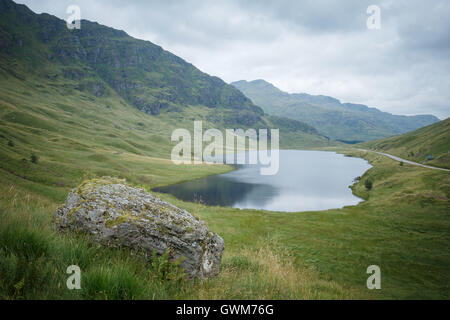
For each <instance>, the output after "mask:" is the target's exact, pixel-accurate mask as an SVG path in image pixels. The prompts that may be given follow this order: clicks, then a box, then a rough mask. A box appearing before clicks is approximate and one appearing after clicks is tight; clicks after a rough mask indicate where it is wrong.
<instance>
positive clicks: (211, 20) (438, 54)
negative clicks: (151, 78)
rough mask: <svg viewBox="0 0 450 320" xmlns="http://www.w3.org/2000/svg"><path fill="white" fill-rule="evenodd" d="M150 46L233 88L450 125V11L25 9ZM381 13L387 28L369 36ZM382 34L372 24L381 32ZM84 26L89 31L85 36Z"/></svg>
mask: <svg viewBox="0 0 450 320" xmlns="http://www.w3.org/2000/svg"><path fill="white" fill-rule="evenodd" d="M16 2H17V3H23V4H26V5H27V6H28V7H29V8H30V9H32V10H33V11H35V12H37V13H42V12H47V13H50V14H53V15H55V16H57V17H59V18H61V19H65V20H66V19H67V18H68V17H69V16H70V14H68V13H67V8H68V7H69V5H78V6H79V8H80V10H81V18H82V19H87V20H91V21H97V22H99V23H101V24H104V25H107V26H110V27H113V28H116V29H121V30H124V31H126V32H127V33H128V34H129V35H131V36H133V37H135V38H139V39H144V40H149V41H151V42H153V43H155V44H158V45H160V46H162V47H163V48H164V49H166V50H168V51H170V52H172V53H174V54H176V55H178V56H180V57H181V58H183V59H184V60H186V61H188V62H190V63H192V64H193V65H195V66H196V67H197V68H199V69H200V70H202V71H204V72H206V73H208V74H210V75H214V76H218V77H220V78H222V79H223V80H224V81H226V82H228V83H229V82H232V81H237V80H248V81H250V80H255V79H264V80H266V81H268V82H270V83H272V84H274V85H275V86H277V87H278V88H280V89H281V90H283V91H287V92H290V93H301V92H304V93H309V94H322V95H328V96H332V97H335V98H338V99H339V100H341V101H342V102H352V103H362V104H366V105H369V106H371V107H377V108H378V109H380V110H382V111H387V112H391V113H394V114H407V115H413V114H433V115H435V116H437V117H439V118H441V119H445V118H447V117H449V116H450V18H449V17H450V1H447V0H442V1H437V0H436V1H434V0H430V1H424V0H382V1H380V0H378V1H377V0H346V1H328V0H304V1H302V0H272V1H268V0H215V1H211V0H128V1H119V0H78V1H77V0H69V1H66V0H16ZM370 5H375V6H377V7H378V8H379V13H380V15H379V17H380V19H379V20H378V21H379V28H378V29H374V28H368V26H367V20H368V19H370V21H371V22H373V21H374V20H373V18H374V17H375V16H374V15H373V14H374V12H373V11H370V10H369V13H368V7H369V6H370ZM372 26H373V24H372ZM82 27H83V26H82V25H81V28H82Z"/></svg>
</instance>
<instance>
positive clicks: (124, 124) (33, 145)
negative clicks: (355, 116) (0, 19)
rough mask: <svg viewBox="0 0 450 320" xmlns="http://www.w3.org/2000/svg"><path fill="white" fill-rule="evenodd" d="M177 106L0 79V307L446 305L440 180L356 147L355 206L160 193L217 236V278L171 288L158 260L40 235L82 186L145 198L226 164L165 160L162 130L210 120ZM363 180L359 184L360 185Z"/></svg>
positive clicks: (443, 185) (199, 110) (172, 277)
mask: <svg viewBox="0 0 450 320" xmlns="http://www.w3.org/2000/svg"><path fill="white" fill-rule="evenodd" d="M0 73H1V76H4V74H3V71H1V70H0ZM5 79H6V80H5ZM186 110H187V112H180V113H176V114H169V113H162V114H161V115H159V116H147V115H145V114H143V113H141V112H139V111H137V110H136V109H135V108H133V107H132V106H130V105H128V104H127V103H126V102H125V101H124V100H123V99H121V98H120V97H118V96H117V95H114V93H113V92H112V93H111V94H110V95H109V96H106V97H103V98H95V97H93V96H91V95H89V94H88V93H85V92H82V91H77V90H72V89H70V87H68V86H67V85H66V84H63V83H58V82H56V83H53V85H50V84H49V83H47V82H45V81H42V79H40V80H39V79H34V78H33V77H32V76H31V75H29V76H28V77H27V80H26V81H23V80H20V79H16V78H14V77H7V78H2V80H1V86H0V179H1V183H0V212H1V216H0V275H1V276H0V297H1V298H2V299H182V298H187V299H198V298H202V299H219V298H223V299H238V298H242V299H257V298H261V299H358V298H362V299H400V298H414V299H419V298H426V299H448V298H449V292H450V290H449V286H450V267H449V266H450V257H449V254H448V246H449V243H450V232H449V231H450V222H449V221H450V220H449V214H450V210H449V209H450V206H449V200H448V199H449V197H450V194H449V192H450V191H449V190H450V176H449V174H448V173H447V172H438V171H433V170H429V169H425V168H418V167H413V166H409V165H408V164H404V165H403V166H400V165H399V164H398V163H397V162H396V161H393V160H390V159H388V158H385V157H383V156H381V155H377V154H373V153H364V152H360V151H357V150H355V149H348V150H344V149H342V150H341V152H345V153H347V154H349V155H352V156H358V157H364V158H366V159H368V160H369V161H370V162H371V163H372V164H373V166H374V167H373V168H371V169H370V170H368V171H367V172H366V173H365V174H364V175H363V177H361V180H360V181H359V182H358V183H357V184H356V185H355V186H354V187H353V190H354V193H355V194H357V195H359V196H360V197H362V198H365V199H367V201H365V202H363V203H361V204H359V205H357V206H352V207H345V208H342V209H335V210H326V211H320V212H300V213H282V212H266V211H261V210H239V209H233V208H222V207H209V206H204V205H202V204H200V203H189V202H182V201H180V200H178V199H175V198H174V197H173V196H170V195H167V194H160V195H159V196H160V197H161V198H163V199H165V200H167V201H170V202H171V203H173V204H175V205H177V206H179V207H181V208H184V209H186V210H188V211H189V212H191V213H193V214H194V215H196V216H198V217H200V218H201V219H203V220H205V221H206V222H207V223H208V225H209V228H210V229H211V230H212V231H214V232H216V233H218V234H219V235H220V236H222V237H223V238H224V240H225V244H226V248H225V252H224V256H223V260H222V269H221V273H220V275H219V276H218V277H217V278H216V279H211V280H209V281H205V282H194V283H193V282H191V281H188V280H180V279H179V275H178V274H177V272H176V271H175V270H171V269H170V270H168V271H167V270H166V271H161V270H163V269H164V268H166V267H167V264H166V262H165V261H164V259H162V260H161V261H160V262H155V263H156V265H155V266H154V267H152V266H151V265H149V264H148V263H147V260H146V258H145V257H143V256H142V255H141V254H138V253H135V252H131V251H129V250H127V249H125V248H123V249H105V248H102V247H98V246H97V245H95V244H94V243H91V242H90V241H89V239H87V238H85V237H84V236H83V235H75V234H64V235H63V234H59V233H57V232H55V231H54V230H53V229H52V223H51V221H52V216H53V214H54V212H55V211H56V209H57V208H58V206H59V205H61V203H62V202H63V201H64V200H65V198H66V197H67V194H68V192H69V191H70V190H71V188H73V187H75V186H77V185H79V184H80V183H81V182H82V181H83V180H85V179H88V178H94V177H101V176H105V175H108V176H116V177H120V178H126V179H127V181H128V182H129V183H130V184H132V185H137V186H141V187H144V188H146V189H147V190H151V189H152V188H155V187H157V186H163V185H168V184H173V183H177V182H181V181H185V180H190V179H195V178H199V177H203V176H206V175H210V174H217V173H222V172H225V171H228V170H230V168H229V167H227V166H219V165H198V166H188V165H182V166H176V165H174V164H173V163H172V162H171V161H170V160H169V159H168V155H169V154H170V150H171V149H172V145H173V144H172V143H171V142H170V140H169V138H170V133H171V132H172V130H173V129H174V128H175V127H184V128H191V127H192V125H193V120H195V119H204V118H205V115H206V114H207V113H208V112H210V110H209V109H207V108H204V107H187V109H186ZM211 125H212V124H211V123H207V122H205V125H204V128H207V127H208V126H211ZM282 135H283V133H282ZM302 139H303V140H302ZM9 141H11V142H12V144H11V143H9ZM313 145H314V140H313V137H307V136H301V137H298V136H297V137H295V136H288V139H287V141H285V142H284V143H283V144H282V146H284V147H295V148H302V147H303V148H305V147H311V146H313ZM333 150H335V149H333ZM33 154H34V155H36V156H37V157H38V159H39V160H38V161H37V163H33V162H31V155H33ZM368 179H370V181H372V183H373V185H372V189H371V190H367V189H366V188H365V186H364V181H366V180H368ZM323 183H326V181H324V182H323ZM72 264H77V265H79V266H80V268H81V270H82V290H80V291H71V290H68V289H67V288H66V286H65V281H66V279H67V277H68V275H67V274H66V268H67V267H68V266H69V265H72ZM373 264H376V265H379V266H380V268H381V273H382V289H381V290H374V291H372V290H368V289H367V288H366V279H367V277H368V275H367V274H366V269H367V267H368V266H369V265H373ZM159 266H161V267H159ZM163 266H165V267H163ZM161 268H163V269H161ZM155 270H156V271H155ZM158 270H159V271H158Z"/></svg>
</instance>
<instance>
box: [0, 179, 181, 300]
mask: <svg viewBox="0 0 450 320" xmlns="http://www.w3.org/2000/svg"><path fill="white" fill-rule="evenodd" d="M0 190H1V191H0V193H1V200H0V203H1V205H2V207H1V220H2V221H1V222H2V223H1V224H0V275H1V277H0V298H2V299H80V298H84V299H149V298H150V299H166V298H175V297H176V296H177V295H178V294H181V293H182V292H183V291H184V290H185V289H184V287H183V286H184V285H185V284H187V285H189V282H187V281H185V280H184V275H183V273H182V271H181V270H180V269H178V268H177V267H176V266H175V265H173V264H171V263H168V261H167V260H168V256H167V255H165V256H162V257H159V258H158V257H153V259H152V262H151V264H150V263H148V261H147V258H146V257H145V256H144V255H143V254H140V253H137V252H131V251H130V250H128V249H126V248H122V249H109V248H103V247H100V246H99V245H96V244H94V243H93V242H91V241H90V240H89V239H88V238H87V237H85V236H83V235H70V234H67V235H62V234H59V233H57V232H56V231H54V230H53V229H52V227H51V225H52V223H51V213H52V212H54V211H55V209H56V206H55V205H54V204H53V203H51V202H49V201H47V200H46V199H44V198H41V197H37V196H33V195H30V194H28V193H23V192H20V191H19V190H17V189H16V188H15V187H12V186H11V187H4V186H2V187H0ZM8 200H9V201H8ZM73 264H75V265H78V266H79V267H80V269H81V286H82V289H81V290H69V289H68V288H67V286H66V280H67V277H68V276H69V275H68V274H66V269H67V267H68V266H70V265H73Z"/></svg>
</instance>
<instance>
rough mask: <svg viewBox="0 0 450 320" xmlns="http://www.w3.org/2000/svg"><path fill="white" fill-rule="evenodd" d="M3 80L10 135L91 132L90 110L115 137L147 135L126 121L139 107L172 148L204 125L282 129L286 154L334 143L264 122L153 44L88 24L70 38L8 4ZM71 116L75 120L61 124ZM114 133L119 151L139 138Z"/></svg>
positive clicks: (1, 46) (216, 82)
mask: <svg viewBox="0 0 450 320" xmlns="http://www.w3.org/2000/svg"><path fill="white" fill-rule="evenodd" d="M0 82H1V84H2V87H1V88H2V94H1V96H0V98H1V102H2V109H1V111H0V112H1V114H0V117H1V119H2V122H1V124H2V125H3V127H8V126H9V127H14V125H16V124H18V123H20V124H21V125H24V126H28V127H29V128H33V127H35V126H36V125H37V123H40V124H41V125H42V127H61V129H63V128H62V127H64V130H66V132H68V133H69V134H70V132H71V131H74V130H77V126H76V125H78V126H80V127H83V126H86V127H88V126H89V124H87V123H85V122H86V113H87V112H88V113H93V114H92V115H91V116H90V117H91V118H95V121H97V122H99V123H109V126H110V127H111V126H112V128H109V129H108V130H110V129H111V130H113V131H114V130H117V128H116V127H120V128H138V129H143V126H139V125H136V123H134V124H130V123H125V122H127V120H128V119H129V118H130V117H131V118H133V119H134V115H135V113H133V112H131V108H134V109H135V110H139V111H140V112H142V114H141V115H140V116H139V118H140V120H139V121H137V122H139V123H143V124H145V123H147V122H148V126H149V127H147V130H148V132H152V133H153V134H156V135H161V134H163V135H164V137H163V139H164V141H165V140H167V139H170V131H171V130H173V129H174V128H177V127H179V126H180V125H182V124H183V125H185V126H188V127H187V128H190V127H192V124H193V120H204V121H205V125H204V126H205V127H218V128H249V127H252V128H256V129H258V128H280V136H281V138H280V139H281V142H280V143H281V145H283V146H294V145H297V146H311V145H327V144H328V143H329V142H328V139H326V138H325V137H323V136H320V135H318V133H317V130H316V129H315V128H313V127H312V126H310V125H307V124H305V123H302V122H299V121H294V120H289V119H282V118H280V117H276V116H269V115H265V114H264V111H263V110H262V109H261V108H260V107H258V106H256V105H255V104H253V103H252V101H251V100H250V99H248V98H247V97H245V96H244V95H243V94H242V93H241V92H240V91H239V90H237V89H236V88H235V87H233V86H231V85H228V84H226V83H225V82H224V81H222V80H221V79H219V78H217V77H214V76H210V75H208V74H206V73H203V72H201V71H200V70H198V69H197V68H196V67H194V66H193V65H192V64H190V63H187V62H186V61H184V60H183V59H181V58H180V57H177V56H176V55H174V54H172V53H170V52H168V51H165V50H163V49H162V48H161V47H160V46H157V45H155V44H153V43H151V42H149V41H143V40H138V39H135V38H132V37H130V36H129V35H128V34H127V33H125V32H124V31H120V30H115V29H112V28H109V27H106V26H102V25H99V24H98V23H95V22H90V21H87V20H82V21H81V29H79V30H77V29H74V30H69V29H68V28H67V26H66V22H65V21H64V20H61V19H58V18H56V17H54V16H51V15H48V14H45V13H43V14H35V13H34V12H32V11H31V10H29V9H28V8H27V7H26V6H24V5H19V4H16V3H14V2H13V1H10V0H0ZM67 100H70V102H69V103H67V102H66V101H67ZM87 102H90V103H92V104H93V105H95V106H97V110H96V109H93V110H90V109H89V108H90V107H89V106H88V103H87ZM114 112H116V113H115V114H114ZM118 113H120V114H121V115H120V117H119V116H118ZM68 114H71V115H72V116H73V117H74V118H73V120H67V121H66V122H64V121H63V122H61V121H60V119H62V118H66V117H67V116H68ZM132 114H133V115H132ZM75 116H79V117H80V119H77V120H75ZM150 118H152V119H150ZM187 120H189V121H187ZM92 121H94V120H92ZM133 121H134V120H133ZM55 122H57V123H56V124H55ZM150 123H152V125H151V126H150ZM68 124H69V126H67V125H68ZM113 124H114V125H115V126H116V127H114V125H113ZM144 127H145V125H144ZM78 129H79V128H78ZM97 129H98V128H97ZM169 129H170V130H169ZM4 130H5V129H4ZM105 130H106V129H105ZM108 130H106V131H105V132H109V131H108ZM49 131H51V130H49ZM96 132H97V133H99V132H102V131H98V130H97V131H96ZM109 134H110V135H115V136H116V137H115V140H116V141H117V140H121V143H125V141H129V140H132V139H130V138H129V137H127V133H124V132H122V133H109ZM6 136H7V135H5V137H6ZM167 137H168V138H167ZM138 140H140V139H138ZM130 143H131V142H130ZM145 143H146V142H145V141H140V142H138V143H137V144H139V145H145ZM115 144H117V143H115ZM125 144H127V145H128V144H129V143H128V142H127V143H125ZM128 147H130V150H131V149H132V150H135V151H136V152H142V150H145V148H143V149H140V148H137V147H131V146H128ZM163 149H164V148H163ZM139 150H140V151H139ZM168 154H170V152H169V153H168ZM166 156H168V155H166Z"/></svg>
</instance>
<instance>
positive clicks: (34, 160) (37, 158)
mask: <svg viewBox="0 0 450 320" xmlns="http://www.w3.org/2000/svg"><path fill="white" fill-rule="evenodd" d="M30 160H31V162H33V163H38V161H39V157H38V156H37V155H35V154H32V155H31V157H30Z"/></svg>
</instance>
